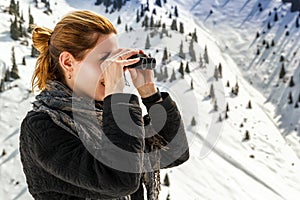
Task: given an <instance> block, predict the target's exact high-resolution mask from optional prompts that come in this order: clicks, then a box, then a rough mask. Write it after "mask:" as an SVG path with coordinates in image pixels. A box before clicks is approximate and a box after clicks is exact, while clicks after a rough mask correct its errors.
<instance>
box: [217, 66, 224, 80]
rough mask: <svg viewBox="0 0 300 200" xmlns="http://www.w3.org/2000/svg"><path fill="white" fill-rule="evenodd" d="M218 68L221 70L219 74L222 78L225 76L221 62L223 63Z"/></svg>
mask: <svg viewBox="0 0 300 200" xmlns="http://www.w3.org/2000/svg"><path fill="white" fill-rule="evenodd" d="M218 70H219V76H220V78H223V73H222V64H221V63H219V67H218Z"/></svg>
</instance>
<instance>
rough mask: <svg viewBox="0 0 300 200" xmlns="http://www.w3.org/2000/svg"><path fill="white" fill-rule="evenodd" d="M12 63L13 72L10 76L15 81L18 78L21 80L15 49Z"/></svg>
mask: <svg viewBox="0 0 300 200" xmlns="http://www.w3.org/2000/svg"><path fill="white" fill-rule="evenodd" d="M11 61H12V69H11V72H10V76H11V77H12V78H13V79H18V78H20V76H19V70H18V66H17V63H16V57H15V49H14V47H13V48H12V58H11Z"/></svg>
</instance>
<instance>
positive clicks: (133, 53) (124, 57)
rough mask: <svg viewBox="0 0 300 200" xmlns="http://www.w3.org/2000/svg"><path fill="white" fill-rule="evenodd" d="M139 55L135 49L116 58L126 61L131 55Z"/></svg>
mask: <svg viewBox="0 0 300 200" xmlns="http://www.w3.org/2000/svg"><path fill="white" fill-rule="evenodd" d="M138 53H139V50H137V49H132V50H129V51H126V52H124V53H122V54H120V55H118V56H121V58H122V60H126V59H128V58H129V57H131V56H133V55H136V54H138Z"/></svg>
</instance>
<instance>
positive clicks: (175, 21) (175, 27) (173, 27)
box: [171, 19, 178, 31]
mask: <svg viewBox="0 0 300 200" xmlns="http://www.w3.org/2000/svg"><path fill="white" fill-rule="evenodd" d="M171 30H174V31H178V28H177V20H176V19H173V21H172V24H171Z"/></svg>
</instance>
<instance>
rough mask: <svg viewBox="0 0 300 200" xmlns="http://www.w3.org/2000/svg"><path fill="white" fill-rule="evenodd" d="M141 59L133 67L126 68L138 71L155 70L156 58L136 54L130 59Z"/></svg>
mask: <svg viewBox="0 0 300 200" xmlns="http://www.w3.org/2000/svg"><path fill="white" fill-rule="evenodd" d="M138 57H140V60H139V62H137V63H134V64H133V65H129V66H126V68H127V67H128V68H136V69H142V70H145V69H154V68H155V66H156V60H155V58H147V56H146V55H145V54H136V55H133V56H130V57H129V58H128V59H133V58H138Z"/></svg>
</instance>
